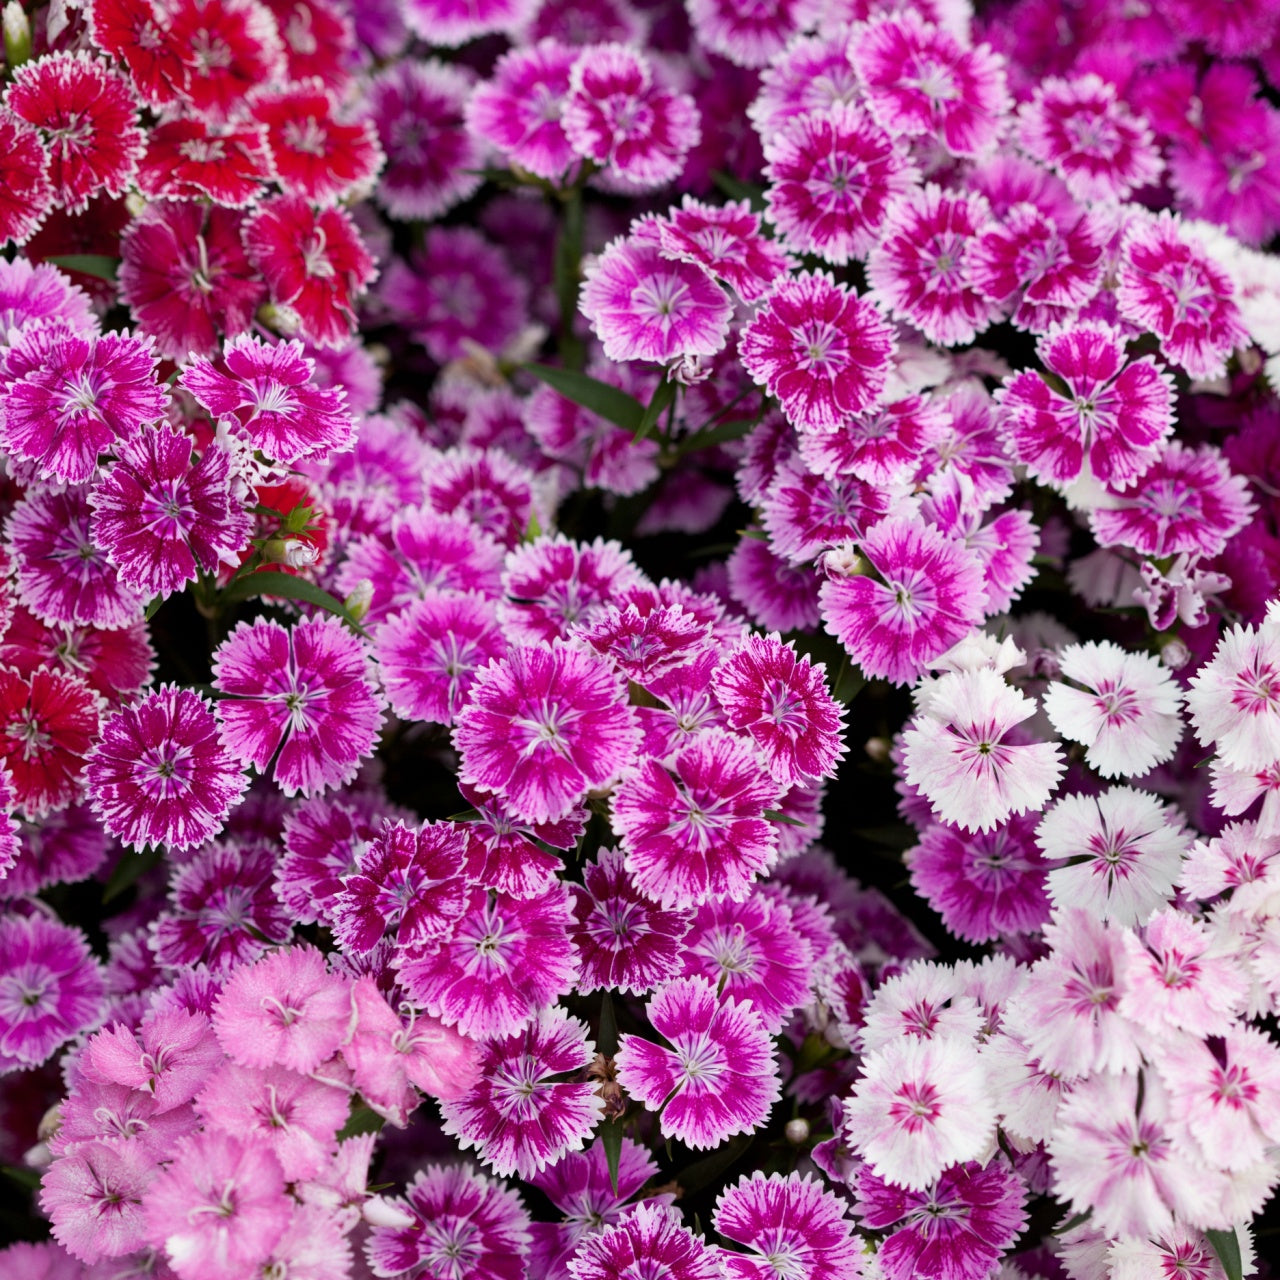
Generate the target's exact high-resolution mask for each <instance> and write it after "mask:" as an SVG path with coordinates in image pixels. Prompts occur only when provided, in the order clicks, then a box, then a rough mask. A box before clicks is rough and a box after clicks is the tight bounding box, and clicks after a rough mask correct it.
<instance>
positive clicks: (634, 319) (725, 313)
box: [578, 238, 733, 364]
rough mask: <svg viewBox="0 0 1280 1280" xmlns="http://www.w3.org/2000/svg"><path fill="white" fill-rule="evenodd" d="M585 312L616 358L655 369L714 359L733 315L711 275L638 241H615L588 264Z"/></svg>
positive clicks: (583, 301) (608, 353)
mask: <svg viewBox="0 0 1280 1280" xmlns="http://www.w3.org/2000/svg"><path fill="white" fill-rule="evenodd" d="M578 307H579V310H581V312H582V314H583V315H584V316H586V318H587V319H588V320H589V321H590V322H591V326H592V328H593V329H594V330H595V332H596V334H597V336H598V337H599V338H600V341H601V342H602V343H603V344H604V353H605V355H606V356H607V357H608V358H609V359H610V360H619V361H622V360H645V361H649V362H651V363H653V364H671V363H673V362H676V361H680V360H685V359H690V358H694V357H699V356H701V357H704V358H709V357H711V356H714V355H715V354H716V353H717V352H718V351H720V349H721V348H722V347H723V346H724V344H725V342H726V341H727V340H728V337H729V319H730V317H731V316H732V315H733V306H732V304H731V303H730V301H729V296H728V294H726V293H725V291H724V290H723V289H722V288H721V287H720V286H719V285H718V284H717V283H716V282H715V281H714V280H713V279H712V278H711V276H710V275H709V274H708V272H707V271H706V270H704V269H703V268H702V267H700V266H698V265H697V264H696V263H692V262H684V261H680V260H673V259H671V258H668V257H665V256H663V253H662V250H661V249H660V248H659V247H658V245H656V244H652V243H647V242H645V241H641V240H637V239H635V238H622V239H618V240H615V241H613V243H612V244H610V245H609V246H608V247H607V248H606V249H605V251H604V252H603V253H602V254H601V255H600V256H599V257H598V258H596V259H595V260H594V261H593V262H591V263H589V264H588V266H587V270H586V280H585V283H584V284H583V287H582V296H581V299H580V301H579V303H578Z"/></svg>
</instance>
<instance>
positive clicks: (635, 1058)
mask: <svg viewBox="0 0 1280 1280" xmlns="http://www.w3.org/2000/svg"><path fill="white" fill-rule="evenodd" d="M645 1012H646V1015H647V1017H648V1020H649V1023H650V1025H651V1026H652V1027H653V1029H654V1030H655V1031H656V1032H657V1033H658V1034H659V1035H660V1036H662V1037H663V1038H664V1039H665V1040H666V1041H667V1042H668V1043H669V1044H670V1045H671V1046H672V1047H671V1048H669V1049H668V1048H664V1047H663V1046H662V1045H657V1044H653V1043H652V1042H651V1041H648V1040H645V1039H642V1038H641V1037H640V1036H635V1035H624V1036H623V1037H622V1040H621V1044H620V1047H619V1049H618V1053H617V1057H616V1061H617V1066H618V1083H619V1084H621V1085H622V1087H623V1088H624V1089H626V1091H627V1092H628V1093H629V1094H630V1095H631V1096H632V1097H633V1098H636V1099H638V1100H639V1101H640V1102H643V1103H644V1105H645V1106H646V1107H647V1108H648V1109H649V1110H650V1111H660V1115H659V1124H660V1127H661V1130H662V1133H663V1136H664V1137H668V1138H678V1139H679V1140H680V1141H681V1142H683V1143H685V1144H686V1145H687V1146H690V1147H693V1148H694V1149H695V1150H707V1149H708V1148H710V1147H715V1146H719V1144H720V1143H722V1142H724V1141H725V1140H726V1139H728V1138H731V1137H733V1136H734V1134H738V1133H751V1132H752V1131H754V1130H755V1129H757V1128H759V1127H760V1126H761V1125H762V1124H764V1122H765V1121H766V1120H767V1118H768V1116H769V1111H770V1109H771V1108H772V1106H773V1104H774V1103H775V1102H776V1101H777V1100H778V1096H779V1081H778V1075H777V1066H776V1062H775V1060H774V1056H773V1046H772V1044H771V1042H770V1039H769V1033H768V1032H767V1031H766V1030H765V1028H764V1024H763V1023H762V1022H761V1020H760V1016H759V1014H757V1013H756V1012H755V1010H754V1009H752V1008H751V1006H750V1005H749V1004H745V1003H739V1002H737V1001H734V1000H725V1001H723V1002H721V1001H719V1000H718V999H717V996H716V989H715V987H714V986H713V985H712V983H711V982H709V981H708V980H707V979H706V978H696V977H695V978H677V979H675V981H673V982H669V983H668V984H667V985H666V986H664V987H662V988H661V989H660V990H659V991H658V993H657V994H656V995H655V996H654V997H653V998H652V999H651V1000H650V1001H649V1003H648V1005H647V1006H646V1010H645Z"/></svg>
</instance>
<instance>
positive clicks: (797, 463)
mask: <svg viewBox="0 0 1280 1280" xmlns="http://www.w3.org/2000/svg"><path fill="white" fill-rule="evenodd" d="M871 416H872V417H876V418H882V417H883V416H884V415H882V414H879V413H875V414H872V415H871ZM858 421H859V419H857V418H850V419H848V422H849V423H856V422H858ZM841 434H843V433H841ZM836 438H837V437H835V436H805V440H806V441H814V442H817V441H830V440H834V439H836ZM891 505H892V496H891V495H890V494H889V493H888V492H886V490H885V489H884V488H882V487H880V486H879V485H877V484H875V483H869V482H867V481H865V480H861V479H859V478H858V477H857V476H843V477H839V478H833V479H826V478H824V477H822V476H820V475H816V474H815V473H814V472H813V471H811V470H810V469H809V467H808V466H807V465H806V463H805V462H804V460H803V459H802V458H799V457H793V458H789V459H788V460H787V461H786V462H784V463H783V464H782V465H781V466H780V467H779V468H778V470H777V473H776V474H775V475H774V477H773V479H772V480H771V481H770V483H769V487H768V488H767V489H766V490H765V491H764V494H763V496H762V498H761V501H760V510H761V520H762V522H763V524H764V527H765V532H766V533H768V535H769V542H770V545H771V546H772V547H773V549H774V550H775V551H776V552H777V553H778V554H779V555H783V556H786V558H787V559H788V560H790V561H792V562H793V563H795V564H803V563H805V562H806V561H809V560H813V559H815V558H816V557H817V556H819V555H820V554H821V553H822V552H824V551H826V550H827V549H828V548H829V547H838V546H839V545H840V544H841V543H844V542H855V541H857V540H858V539H860V538H861V537H862V535H863V533H865V532H866V530H867V529H868V528H870V527H871V526H872V525H873V524H876V523H877V522H878V521H879V520H881V519H882V518H883V517H884V516H886V515H888V513H889V508H890V506H891Z"/></svg>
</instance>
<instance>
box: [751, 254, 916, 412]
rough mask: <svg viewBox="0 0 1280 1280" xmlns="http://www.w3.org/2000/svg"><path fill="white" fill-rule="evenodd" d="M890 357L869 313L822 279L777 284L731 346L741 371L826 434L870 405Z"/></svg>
mask: <svg viewBox="0 0 1280 1280" xmlns="http://www.w3.org/2000/svg"><path fill="white" fill-rule="evenodd" d="M895 349H896V342H895V339H894V334H893V330H892V328H891V327H890V326H889V323H888V322H887V321H886V320H885V319H884V317H883V316H881V314H880V313H879V312H878V311H877V310H876V308H875V307H874V306H873V305H872V304H871V303H870V302H869V301H867V300H866V299H865V298H859V297H858V295H857V294H856V293H854V292H853V291H852V290H850V289H847V288H845V286H844V285H840V284H837V283H836V282H835V280H834V279H833V278H832V276H831V275H830V274H829V273H827V272H824V271H818V272H809V271H805V272H801V273H800V274H799V275H797V276H792V277H789V278H787V279H785V280H783V281H782V283H780V284H778V285H777V286H776V287H775V288H774V290H773V292H772V293H770V294H769V295H768V297H766V298H765V300H764V302H763V303H761V306H760V310H759V311H758V312H757V313H756V315H755V317H754V318H753V319H752V320H751V321H750V322H749V323H748V324H747V325H746V326H745V327H744V328H743V330H742V337H741V339H740V341H739V357H740V359H741V360H742V365H743V368H745V369H746V371H747V372H748V373H749V374H750V375H751V377H752V379H753V380H754V381H755V383H756V384H757V385H758V386H762V387H765V388H767V390H768V392H769V394H770V395H772V396H776V397H777V398H778V400H779V401H781V403H782V411H783V412H784V413H785V414H786V415H787V418H788V419H789V420H790V421H791V422H792V423H793V424H794V425H795V426H797V427H799V428H801V429H802V430H810V431H834V430H835V429H836V428H837V427H838V426H839V425H840V423H841V421H842V420H843V419H844V418H845V417H847V416H848V415H849V414H851V413H861V412H863V410H865V409H869V408H871V407H872V406H873V405H874V404H876V403H877V402H878V401H879V399H880V395H881V393H882V391H883V390H884V385H885V380H886V378H887V377H888V373H889V366H890V362H891V360H892V358H893V354H894V351H895Z"/></svg>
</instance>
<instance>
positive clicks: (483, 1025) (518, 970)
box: [396, 882, 578, 1038]
mask: <svg viewBox="0 0 1280 1280" xmlns="http://www.w3.org/2000/svg"><path fill="white" fill-rule="evenodd" d="M572 915H573V912H572V907H571V904H570V900H569V891H568V888H567V887H566V886H565V885H563V884H562V883H560V882H556V884H555V885H554V886H553V887H552V888H550V889H548V890H547V892H546V893H543V894H540V895H539V896H538V897H536V898H524V899H517V898H511V897H509V896H508V895H506V894H503V893H496V894H490V893H486V892H485V891H484V890H483V889H474V890H472V892H471V897H470V900H469V901H468V903H467V909H466V912H465V913H464V915H463V916H462V918H461V919H460V920H459V921H458V923H457V925H456V926H455V928H454V930H453V932H452V933H451V934H449V935H448V936H447V937H445V938H444V939H443V941H441V942H439V943H437V944H434V946H433V947H431V948H425V949H423V950H422V951H421V952H416V951H409V952H407V953H401V954H400V955H399V956H398V957H397V960H396V966H397V968H398V971H399V980H400V983H401V985H402V986H403V987H404V989H405V990H406V991H407V992H408V993H409V995H410V996H411V997H412V998H413V1000H414V1002H415V1003H417V1004H420V1005H422V1006H423V1007H424V1008H425V1009H426V1011H427V1012H428V1013H429V1014H431V1015H432V1016H433V1017H437V1018H439V1019H440V1020H441V1021H442V1022H443V1023H444V1024H445V1025H446V1026H450V1027H453V1026H456V1027H457V1028H458V1030H459V1031H460V1032H461V1033H462V1034H463V1035H464V1036H473V1037H477V1038H478V1037H489V1038H498V1037H502V1036H513V1035H516V1034H517V1033H518V1032H520V1031H523V1030H524V1028H525V1027H527V1026H528V1025H529V1024H530V1022H532V1020H533V1018H534V1017H535V1016H536V1013H537V1011H538V1010H539V1009H541V1008H543V1007H544V1006H546V1005H549V1004H554V1003H555V1002H556V1001H557V1000H559V999H560V997H561V996H564V995H566V994H568V992H570V991H571V990H572V989H573V985H574V980H575V978H576V977H577V973H578V957H577V952H576V951H575V950H574V948H573V943H572V941H571V940H570V937H569V924H570V921H571V920H572Z"/></svg>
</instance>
